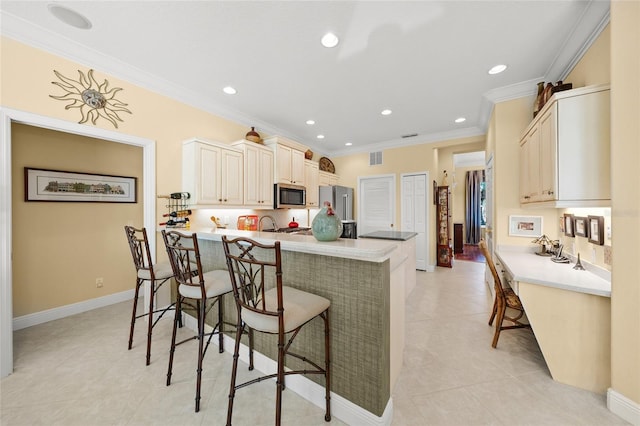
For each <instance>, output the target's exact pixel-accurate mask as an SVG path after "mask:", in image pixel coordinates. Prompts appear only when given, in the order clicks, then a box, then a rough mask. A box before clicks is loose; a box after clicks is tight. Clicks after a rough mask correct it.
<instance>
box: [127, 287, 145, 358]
mask: <svg viewBox="0 0 640 426" xmlns="http://www.w3.org/2000/svg"><path fill="white" fill-rule="evenodd" d="M141 285H142V280H141V279H140V278H136V291H135V294H134V296H133V310H132V312H131V327H130V328H129V350H131V346H132V345H133V329H134V328H135V326H136V311H137V310H138V294H139V292H140V286H141Z"/></svg>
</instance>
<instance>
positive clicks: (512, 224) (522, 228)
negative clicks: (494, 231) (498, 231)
mask: <svg viewBox="0 0 640 426" xmlns="http://www.w3.org/2000/svg"><path fill="white" fill-rule="evenodd" d="M509 235H510V236H512V237H539V236H541V235H542V216H515V215H512V216H509Z"/></svg>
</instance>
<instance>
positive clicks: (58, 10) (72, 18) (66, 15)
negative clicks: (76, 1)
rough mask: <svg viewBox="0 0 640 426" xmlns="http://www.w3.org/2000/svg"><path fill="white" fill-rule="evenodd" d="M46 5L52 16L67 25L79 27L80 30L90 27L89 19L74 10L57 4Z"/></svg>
mask: <svg viewBox="0 0 640 426" xmlns="http://www.w3.org/2000/svg"><path fill="white" fill-rule="evenodd" d="M47 7H48V8H49V12H51V14H52V15H53V16H55V17H56V18H58V19H59V20H61V21H62V22H64V23H65V24H67V25H71V26H72V27H76V28H80V29H81V30H88V29H89V28H91V27H92V24H91V21H89V20H88V19H87V18H85V17H84V16H82V15H80V14H79V13H78V12H76V11H75V10H71V9H68V8H66V7H63V6H60V5H59V4H49V5H47Z"/></svg>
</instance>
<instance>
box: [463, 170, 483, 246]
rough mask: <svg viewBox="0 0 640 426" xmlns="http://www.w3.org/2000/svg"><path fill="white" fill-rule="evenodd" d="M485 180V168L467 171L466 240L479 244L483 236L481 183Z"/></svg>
mask: <svg viewBox="0 0 640 426" xmlns="http://www.w3.org/2000/svg"><path fill="white" fill-rule="evenodd" d="M483 180H484V170H474V171H470V172H467V175H466V177H465V187H466V207H467V208H466V215H465V219H466V225H467V232H466V241H467V244H478V243H479V242H480V238H481V233H480V232H481V231H480V225H481V223H482V218H481V215H482V212H481V209H480V205H481V201H482V194H481V188H480V183H481V182H482V181H483Z"/></svg>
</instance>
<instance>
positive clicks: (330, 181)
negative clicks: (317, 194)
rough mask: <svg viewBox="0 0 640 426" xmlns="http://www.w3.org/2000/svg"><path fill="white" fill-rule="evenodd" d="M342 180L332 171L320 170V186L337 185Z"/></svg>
mask: <svg viewBox="0 0 640 426" xmlns="http://www.w3.org/2000/svg"><path fill="white" fill-rule="evenodd" d="M338 180H340V176H338V175H335V174H333V173H330V172H325V171H322V170H320V171H319V172H318V185H319V186H336V185H337V184H338Z"/></svg>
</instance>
